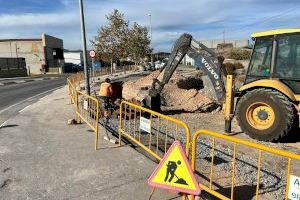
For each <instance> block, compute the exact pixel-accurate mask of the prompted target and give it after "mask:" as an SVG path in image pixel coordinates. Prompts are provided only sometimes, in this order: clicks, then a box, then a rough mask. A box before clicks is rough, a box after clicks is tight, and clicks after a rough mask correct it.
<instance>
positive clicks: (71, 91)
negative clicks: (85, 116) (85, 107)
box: [67, 78, 76, 104]
mask: <svg viewBox="0 0 300 200" xmlns="http://www.w3.org/2000/svg"><path fill="white" fill-rule="evenodd" d="M67 82H68V88H69V95H70V102H71V104H75V101H76V88H75V87H74V85H73V84H72V82H71V80H70V79H69V78H68V79H67Z"/></svg>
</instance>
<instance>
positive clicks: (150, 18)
mask: <svg viewBox="0 0 300 200" xmlns="http://www.w3.org/2000/svg"><path fill="white" fill-rule="evenodd" d="M148 16H149V20H150V21H149V22H150V47H151V46H152V17H151V14H148ZM150 58H151V66H153V57H152V52H151V54H150Z"/></svg>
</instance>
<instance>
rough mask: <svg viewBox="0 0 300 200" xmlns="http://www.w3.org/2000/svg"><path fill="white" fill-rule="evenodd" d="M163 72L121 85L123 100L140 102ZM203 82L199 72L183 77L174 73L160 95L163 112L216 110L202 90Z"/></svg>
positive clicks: (212, 101)
mask: <svg viewBox="0 0 300 200" xmlns="http://www.w3.org/2000/svg"><path fill="white" fill-rule="evenodd" d="M162 77H163V72H162V73H160V72H159V71H155V72H152V73H151V74H149V75H148V76H145V77H142V78H140V79H136V80H130V81H127V82H125V83H124V84H123V92H122V93H123V98H124V99H127V100H133V99H136V100H138V101H142V100H143V99H144V98H145V97H146V96H147V95H148V91H149V89H150V88H151V85H152V82H153V79H155V78H157V79H158V80H162ZM203 89H204V88H203V81H202V79H201V75H200V73H199V71H198V72H197V71H196V72H195V73H192V74H190V75H188V76H183V75H182V74H180V72H178V71H175V73H174V74H173V76H172V78H171V79H170V81H169V83H168V84H166V85H165V87H164V89H163V91H162V93H161V99H162V108H163V110H164V111H185V112H196V111H197V112H211V111H213V110H215V109H218V108H219V106H218V104H217V103H216V102H215V101H214V100H213V98H211V96H209V95H208V94H207V93H205V92H204V90H203Z"/></svg>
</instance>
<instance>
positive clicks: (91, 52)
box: [90, 50, 96, 58]
mask: <svg viewBox="0 0 300 200" xmlns="http://www.w3.org/2000/svg"><path fill="white" fill-rule="evenodd" d="M95 56H96V51H94V50H91V51H90V57H91V58H95Z"/></svg>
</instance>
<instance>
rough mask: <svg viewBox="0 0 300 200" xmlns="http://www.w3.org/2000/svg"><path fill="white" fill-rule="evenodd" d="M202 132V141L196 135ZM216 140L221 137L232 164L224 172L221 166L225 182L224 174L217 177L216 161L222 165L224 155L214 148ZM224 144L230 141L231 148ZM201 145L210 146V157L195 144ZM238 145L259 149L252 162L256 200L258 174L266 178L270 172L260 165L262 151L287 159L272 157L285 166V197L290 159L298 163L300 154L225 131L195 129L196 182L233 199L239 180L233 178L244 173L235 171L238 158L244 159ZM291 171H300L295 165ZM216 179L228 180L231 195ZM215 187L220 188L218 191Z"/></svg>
mask: <svg viewBox="0 0 300 200" xmlns="http://www.w3.org/2000/svg"><path fill="white" fill-rule="evenodd" d="M201 136H202V137H203V138H202V139H203V140H202V141H201V140H200V139H199V137H201ZM209 139H211V142H209ZM216 140H222V141H223V142H222V145H220V146H223V147H222V153H223V152H227V157H230V159H231V165H230V166H229V167H228V171H226V172H225V171H224V169H223V173H225V174H226V176H227V178H228V177H229V178H230V179H229V181H228V182H226V181H225V180H222V179H223V178H224V177H220V176H219V175H218V174H219V172H220V169H216V168H217V167H216V165H217V164H220V165H221V163H222V162H223V163H224V162H226V159H221V158H220V157H219V155H220V152H217V151H216V150H217V149H216ZM224 144H226V146H227V147H224ZM227 144H228V145H229V144H230V145H232V146H233V150H230V149H229V148H228V145H227ZM200 145H201V146H206V147H209V148H210V149H211V152H210V157H209V156H208V155H203V154H205V153H204V152H206V151H205V150H204V149H202V148H198V147H201V146H200ZM238 146H239V147H241V148H249V150H250V151H251V152H253V151H257V153H258V159H257V165H256V167H255V163H254V164H253V166H252V167H254V168H256V169H257V173H256V177H255V176H253V177H254V178H256V186H255V188H253V195H255V199H256V200H257V199H258V196H259V194H260V193H259V191H260V186H261V185H262V184H261V183H260V182H261V178H262V177H261V176H262V173H263V174H264V177H265V178H268V176H271V174H270V173H269V172H266V173H265V170H263V169H262V158H263V155H268V154H272V155H276V156H278V157H280V158H281V159H284V160H285V162H287V163H285V162H284V161H281V162H279V161H274V164H276V165H279V164H281V165H282V166H283V167H286V181H285V182H286V185H285V192H283V193H284V194H283V195H284V199H286V200H287V199H288V192H289V185H290V177H291V166H292V161H293V162H295V163H296V162H297V164H299V163H298V162H299V161H300V155H297V154H293V153H290V152H287V151H283V150H279V149H275V148H270V147H266V146H264V145H260V144H256V143H252V142H249V141H246V140H242V139H238V138H235V137H232V136H226V135H224V134H220V133H216V132H213V131H209V130H198V131H197V132H196V133H195V134H194V137H193V140H192V169H193V170H194V171H195V173H196V174H197V173H198V179H202V180H201V181H199V180H198V182H200V183H199V186H200V188H201V189H202V190H204V191H206V192H208V193H210V194H211V195H213V196H215V197H218V198H220V199H226V200H228V199H235V198H234V192H235V188H236V187H237V184H238V183H236V182H235V181H236V179H241V177H242V176H244V175H245V174H237V171H236V165H237V162H241V160H243V159H241V158H239V157H242V155H238V154H237V149H238V148H237V147H238ZM197 154H202V155H198V157H197ZM206 154H207V153H206ZM208 154H209V153H208ZM229 154H230V155H229ZM216 155H218V156H216ZM265 158H267V157H265ZM228 160H229V159H228ZM209 161H210V162H209ZM216 161H217V162H216ZM205 163H207V164H205ZM228 163H229V164H230V162H228ZM295 163H294V164H295ZM269 165H270V163H269ZM209 166H210V167H209ZM297 166H299V165H297ZM230 168H231V170H230ZM248 168H249V167H248ZM239 170H241V168H239ZM294 171H298V173H299V168H297V169H296V170H294ZM239 173H241V172H239ZM249 173H254V172H253V171H252V172H251V171H250V172H249ZM208 176H209V177H208ZM216 176H218V177H216ZM248 176H249V174H248ZM207 177H208V178H207ZM214 178H215V179H214ZM273 178H276V177H273ZM277 178H278V177H277ZM248 179H249V178H248ZM227 180H228V179H227ZM218 181H219V182H221V183H222V182H223V183H225V184H227V186H228V185H230V187H231V188H230V187H229V189H230V190H228V192H227V195H229V196H230V197H228V196H226V195H224V193H222V192H221V191H222V186H221V184H219V183H217V182H218ZM244 181H245V182H246V181H251V180H244ZM204 182H206V183H207V184H204ZM253 182H255V181H253ZM276 184H278V183H275V185H273V186H276ZM299 184H300V183H299ZM273 186H272V187H273ZM217 190H220V192H219V191H217ZM247 190H248V191H246V190H245V191H244V192H249V190H251V189H250V188H248V189H247ZM223 191H224V188H223ZM240 191H241V190H240ZM254 191H255V192H254ZM269 192H270V191H269ZM236 195H244V198H243V199H251V198H249V194H248V195H247V193H244V194H236ZM262 195H263V194H262ZM280 199H283V198H280Z"/></svg>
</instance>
